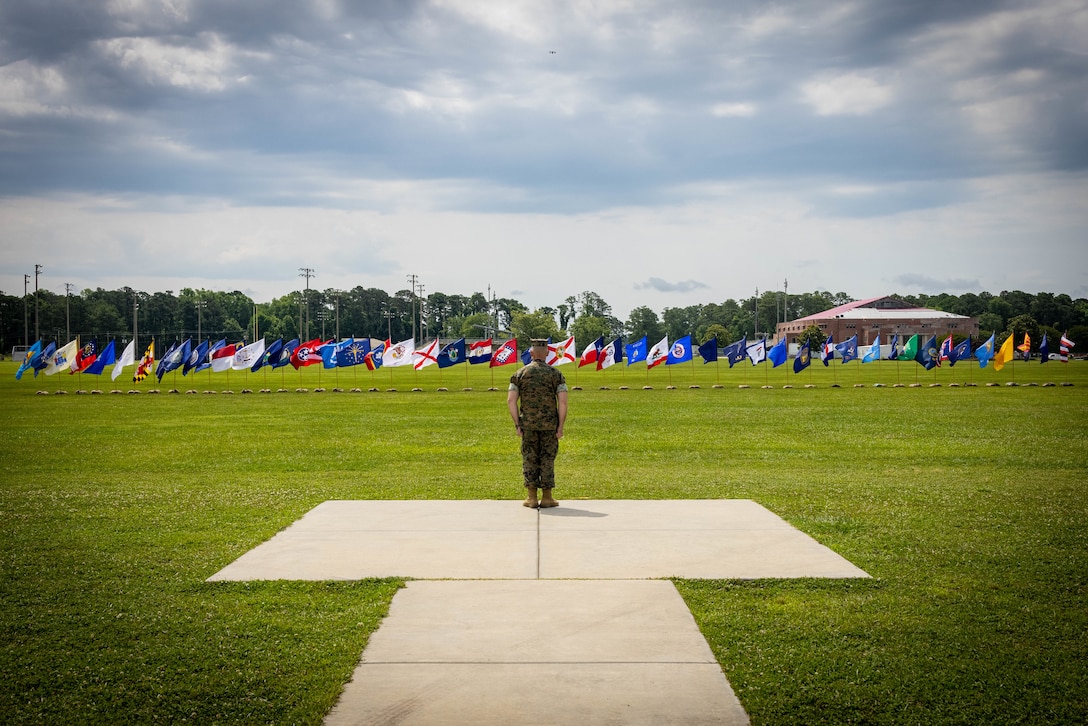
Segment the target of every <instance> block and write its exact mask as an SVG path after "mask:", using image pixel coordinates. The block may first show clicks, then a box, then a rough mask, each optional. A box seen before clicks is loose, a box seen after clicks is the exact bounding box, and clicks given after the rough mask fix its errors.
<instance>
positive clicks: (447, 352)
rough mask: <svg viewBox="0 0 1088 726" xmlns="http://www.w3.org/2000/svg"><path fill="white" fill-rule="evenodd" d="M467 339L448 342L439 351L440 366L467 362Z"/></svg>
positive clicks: (444, 366)
mask: <svg viewBox="0 0 1088 726" xmlns="http://www.w3.org/2000/svg"><path fill="white" fill-rule="evenodd" d="M465 354H466V351H465V339H464V338H461V339H460V340H455V341H453V342H452V343H448V344H447V345H446V347H445V348H443V349H442V350H440V351H439V352H438V367H439V368H449V367H450V366H455V365H457V364H458V363H464V362H465Z"/></svg>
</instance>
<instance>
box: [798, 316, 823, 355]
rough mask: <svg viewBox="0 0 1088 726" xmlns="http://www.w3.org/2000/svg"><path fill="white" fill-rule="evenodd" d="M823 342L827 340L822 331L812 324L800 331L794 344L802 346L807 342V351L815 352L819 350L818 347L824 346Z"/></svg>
mask: <svg viewBox="0 0 1088 726" xmlns="http://www.w3.org/2000/svg"><path fill="white" fill-rule="evenodd" d="M825 340H827V335H826V334H825V333H824V331H822V330H820V326H819V325H816V324H815V323H814V324H812V325H810V326H808V327H807V328H805V329H804V330H802V331H801V334H800V335H798V336H797V341H796V342H797V345H799V346H802V345H804V344H805V342H806V341H808V346H809V349H810V350H814V351H817V350H820V346H822V345H823V344H824V341H825Z"/></svg>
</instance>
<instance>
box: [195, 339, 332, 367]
mask: <svg viewBox="0 0 1088 726" xmlns="http://www.w3.org/2000/svg"><path fill="white" fill-rule="evenodd" d="M239 347H240V346H239V344H238V343H231V344H230V345H221V346H219V347H218V348H216V349H215V350H213V351H212V352H211V353H209V354H208V360H209V361H210V363H211V369H212V370H213V371H214V372H216V373H222V372H224V371H229V370H230V369H231V364H233V363H234V354H235V353H237V352H238V348H239ZM314 362H315V363H320V362H321V355H320V354H317V360H316V361H314ZM307 365H309V364H307Z"/></svg>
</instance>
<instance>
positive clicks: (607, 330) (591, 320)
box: [570, 315, 612, 346]
mask: <svg viewBox="0 0 1088 726" xmlns="http://www.w3.org/2000/svg"><path fill="white" fill-rule="evenodd" d="M570 334H571V335H573V336H574V340H575V341H576V345H580V346H586V345H589V344H590V342H591V341H594V340H596V339H597V338H600V337H602V336H603V337H604V338H609V337H611V334H612V329H611V327H610V326H609V324H608V321H607V320H605V319H604V318H599V317H597V316H595V315H579V316H578V318H577V319H576V320H575V321H574V322H573V323H571V326H570Z"/></svg>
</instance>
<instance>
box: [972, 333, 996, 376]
mask: <svg viewBox="0 0 1088 726" xmlns="http://www.w3.org/2000/svg"><path fill="white" fill-rule="evenodd" d="M994 335H995V333H990V339H989V340H987V341H986V342H985V343H983V344H982V345H980V346H979V347H977V348H975V357H976V358H978V367H979V368H985V367H986V364H987V363H989V362H990V359H991V358H993V357H994Z"/></svg>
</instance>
